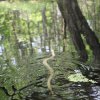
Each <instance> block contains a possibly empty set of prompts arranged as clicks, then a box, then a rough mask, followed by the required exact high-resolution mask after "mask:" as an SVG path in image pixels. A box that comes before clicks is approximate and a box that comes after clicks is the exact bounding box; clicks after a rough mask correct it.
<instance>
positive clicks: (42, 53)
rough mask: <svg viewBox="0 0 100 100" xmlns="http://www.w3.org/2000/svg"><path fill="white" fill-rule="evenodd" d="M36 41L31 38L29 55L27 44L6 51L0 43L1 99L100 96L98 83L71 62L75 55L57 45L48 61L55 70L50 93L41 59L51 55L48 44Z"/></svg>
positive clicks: (96, 98) (95, 99)
mask: <svg viewBox="0 0 100 100" xmlns="http://www.w3.org/2000/svg"><path fill="white" fill-rule="evenodd" d="M36 40H37V39H36ZM38 42H39V40H38ZM38 42H37V41H36V42H35V40H34V42H32V46H33V48H34V53H33V54H32V55H30V54H29V48H24V49H23V50H24V52H23V50H22V49H18V52H19V54H18V55H17V50H16V53H15V49H14V50H12V49H9V50H10V51H7V50H6V49H7V48H6V47H5V46H4V44H3V43H2V44H1V45H0V69H1V72H0V100H100V86H99V85H98V84H97V83H95V82H91V81H89V80H88V79H86V78H85V77H83V76H82V75H81V72H80V71H79V70H78V69H77V65H75V64H73V63H72V62H73V60H76V58H75V55H73V54H72V53H71V52H70V53H69V51H66V52H62V50H63V47H62V46H56V45H54V46H53V48H54V50H55V54H56V56H55V58H54V60H50V61H48V63H49V65H50V66H52V68H53V69H54V72H55V75H54V77H53V79H52V83H51V84H52V87H53V92H54V94H53V95H52V94H51V93H50V91H49V90H48V88H47V79H48V76H49V74H48V71H47V69H46V68H45V66H44V65H43V63H42V62H43V59H44V58H48V57H50V56H51V52H50V49H49V48H50V47H49V46H48V45H46V47H45V50H44V49H43V47H41V46H40V45H39V43H38ZM40 44H41V43H40ZM24 46H26V44H24ZM8 48H9V47H8Z"/></svg>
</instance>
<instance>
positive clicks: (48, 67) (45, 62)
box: [43, 49, 55, 94]
mask: <svg viewBox="0 0 100 100" xmlns="http://www.w3.org/2000/svg"><path fill="white" fill-rule="evenodd" d="M51 54H52V56H50V57H49V58H45V59H44V60H43V64H44V65H45V67H46V69H47V70H48V71H49V77H48V80H47V86H48V89H49V91H50V92H51V94H54V93H53V90H52V85H51V80H52V78H53V75H54V70H53V68H52V67H51V66H50V65H49V64H48V60H52V59H53V58H54V57H55V52H54V50H53V49H51Z"/></svg>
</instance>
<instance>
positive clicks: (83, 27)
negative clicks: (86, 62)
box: [57, 0, 100, 62]
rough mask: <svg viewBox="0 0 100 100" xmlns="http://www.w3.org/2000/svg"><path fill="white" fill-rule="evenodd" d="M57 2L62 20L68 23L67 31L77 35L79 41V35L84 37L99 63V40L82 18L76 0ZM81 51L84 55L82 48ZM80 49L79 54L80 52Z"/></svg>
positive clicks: (59, 0)
mask: <svg viewBox="0 0 100 100" xmlns="http://www.w3.org/2000/svg"><path fill="white" fill-rule="evenodd" d="M57 2H58V6H59V8H60V11H61V13H62V15H63V17H64V19H65V20H66V21H67V22H68V28H69V31H70V32H71V33H72V35H73V34H74V35H76V34H77V36H78V37H80V40H81V41H82V39H81V35H80V34H83V35H84V37H85V39H86V41H87V43H88V44H89V46H90V48H91V50H92V51H93V55H94V59H95V61H96V62H99V59H100V44H99V40H98V38H97V37H96V35H95V33H94V32H93V31H92V30H91V28H90V27H89V25H88V23H87V21H86V19H85V17H84V16H83V14H82V12H81V10H80V8H79V5H78V2H77V0H62V1H61V0H58V1H57ZM75 30H76V31H75ZM77 36H76V37H77ZM77 41H78V40H77ZM78 42H80V41H78ZM82 44H83V43H82ZM83 45H84V44H83ZM78 47H79V45H78ZM81 47H82V45H81ZM81 49H82V51H84V53H85V54H86V50H85V48H84V46H83V47H82V48H81ZM81 49H80V52H82V51H81ZM86 55H87V54H86Z"/></svg>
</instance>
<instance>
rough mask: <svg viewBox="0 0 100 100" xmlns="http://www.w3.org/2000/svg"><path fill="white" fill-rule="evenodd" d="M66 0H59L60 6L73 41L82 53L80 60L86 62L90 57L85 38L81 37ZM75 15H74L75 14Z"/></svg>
mask: <svg viewBox="0 0 100 100" xmlns="http://www.w3.org/2000/svg"><path fill="white" fill-rule="evenodd" d="M65 2H68V1H67V0H62V1H61V0H58V6H59V9H60V11H61V13H62V16H63V18H64V20H65V21H66V24H67V25H68V29H69V31H70V33H71V37H72V41H73V43H74V45H75V48H76V50H77V52H78V54H79V55H80V60H81V61H83V62H85V61H87V59H88V55H87V52H86V50H85V45H84V43H83V40H82V38H81V34H80V31H79V30H78V28H77V27H76V25H75V23H74V22H73V19H72V18H71V17H72V16H70V15H69V13H68V11H67V8H66V4H65ZM73 17H74V16H73Z"/></svg>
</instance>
